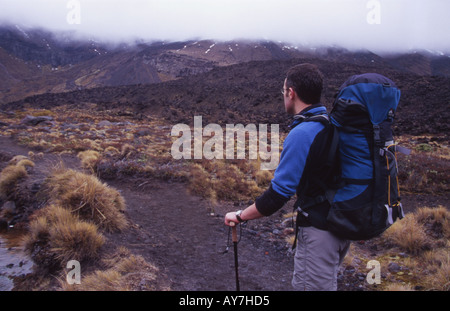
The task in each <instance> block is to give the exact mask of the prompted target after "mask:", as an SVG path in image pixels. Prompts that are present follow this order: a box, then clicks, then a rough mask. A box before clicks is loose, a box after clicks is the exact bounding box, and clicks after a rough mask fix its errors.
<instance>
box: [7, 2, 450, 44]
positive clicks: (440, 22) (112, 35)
mask: <svg viewBox="0 0 450 311" xmlns="http://www.w3.org/2000/svg"><path fill="white" fill-rule="evenodd" d="M0 7H1V10H0V22H9V23H16V24H20V25H23V26H28V27H35V26H40V27H44V28H48V29H50V30H61V31H66V30H73V31H76V32H77V33H78V34H81V35H84V36H90V37H93V38H101V39H105V40H111V41H124V40H136V39H144V40H170V41H174V40H188V39H194V38H196V39H216V40H232V39H258V40H259V39H267V40H274V41H284V42H290V43H295V44H311V45H339V46H344V47H347V48H367V49H370V50H381V51H389V50H409V49H433V50H443V51H449V50H450V40H449V34H448V29H450V19H448V18H447V16H446V14H447V12H449V11H450V1H447V0H429V1H422V0H409V1H407V0H278V1H272V0H127V1H125V0H0Z"/></svg>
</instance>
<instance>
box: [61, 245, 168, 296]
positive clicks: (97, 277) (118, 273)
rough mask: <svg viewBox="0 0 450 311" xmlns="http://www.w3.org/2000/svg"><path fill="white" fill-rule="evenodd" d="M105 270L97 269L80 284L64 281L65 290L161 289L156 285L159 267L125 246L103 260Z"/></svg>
mask: <svg viewBox="0 0 450 311" xmlns="http://www.w3.org/2000/svg"><path fill="white" fill-rule="evenodd" d="M102 264H103V265H105V266H106V268H105V269H104V270H96V271H94V272H93V273H91V274H89V275H87V276H86V277H83V279H82V280H81V284H79V285H67V283H65V282H64V283H62V284H61V285H62V288H63V289H64V290H78V291H129V290H161V288H157V287H156V286H155V281H156V278H157V275H156V273H157V272H158V268H156V267H155V266H154V265H152V264H149V263H148V262H146V261H145V259H144V258H143V257H142V256H136V255H133V254H131V252H130V251H129V250H128V249H126V248H124V247H119V249H118V250H117V251H116V252H115V253H114V254H112V255H111V256H110V257H108V258H104V259H103V260H102Z"/></svg>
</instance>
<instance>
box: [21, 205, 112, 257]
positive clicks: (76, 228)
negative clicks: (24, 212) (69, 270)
mask: <svg viewBox="0 0 450 311" xmlns="http://www.w3.org/2000/svg"><path fill="white" fill-rule="evenodd" d="M29 227H30V228H29V233H28V234H27V235H26V237H25V239H24V248H25V250H26V251H28V253H29V254H30V255H31V256H32V258H33V259H34V261H35V262H36V263H37V264H38V265H47V264H49V263H50V262H51V261H53V260H57V261H58V262H59V263H60V264H62V265H64V264H65V263H66V262H67V261H69V260H78V261H83V260H87V259H93V258H96V257H97V255H98V252H99V249H100V247H101V246H102V245H103V243H104V242H105V239H104V237H103V236H102V235H101V234H100V233H99V232H98V230H97V227H96V226H95V225H94V224H92V223H89V222H86V221H82V220H80V219H79V218H78V216H77V215H74V214H72V213H71V212H70V211H69V210H67V209H65V208H62V207H61V206H58V205H50V206H47V207H45V208H44V209H42V210H41V211H40V213H38V215H36V217H35V219H33V220H32V221H31V223H30V226H29ZM52 264H55V263H52Z"/></svg>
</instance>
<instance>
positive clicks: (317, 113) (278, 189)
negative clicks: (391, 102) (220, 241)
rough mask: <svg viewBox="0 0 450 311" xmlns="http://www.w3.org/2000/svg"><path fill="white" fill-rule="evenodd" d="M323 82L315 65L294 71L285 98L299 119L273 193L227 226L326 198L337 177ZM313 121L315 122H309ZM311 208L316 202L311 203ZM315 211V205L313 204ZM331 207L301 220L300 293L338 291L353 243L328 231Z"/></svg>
mask: <svg viewBox="0 0 450 311" xmlns="http://www.w3.org/2000/svg"><path fill="white" fill-rule="evenodd" d="M322 88H323V76H322V74H321V72H320V71H319V70H318V68H317V67H316V66H315V65H312V64H300V65H297V66H294V67H292V68H291V69H289V70H288V72H287V76H286V79H285V81H284V86H283V90H282V94H283V97H284V108H285V110H286V112H287V113H288V114H292V115H294V120H293V122H292V124H291V126H290V128H291V129H290V132H289V134H288V136H287V137H286V139H285V141H284V144H283V151H282V153H281V159H280V163H279V165H278V167H277V169H276V171H275V174H274V178H273V179H272V181H271V185H270V186H269V188H268V189H267V190H266V191H265V192H264V193H263V194H262V195H261V196H260V197H258V198H257V199H256V201H255V203H254V204H252V205H251V206H249V207H247V208H246V209H244V210H240V211H237V212H230V213H227V214H226V215H225V224H226V225H228V226H230V225H232V224H231V223H230V222H234V223H241V222H245V221H248V220H252V219H257V218H260V217H264V216H270V215H272V214H273V213H275V212H276V211H278V210H279V209H281V208H282V207H283V206H284V204H285V203H286V202H288V201H289V200H290V198H291V197H292V196H293V195H295V194H297V197H301V198H302V199H305V200H306V199H307V198H316V197H318V196H319V195H322V196H324V195H325V193H324V190H322V189H323V187H321V185H319V183H320V182H319V181H322V182H326V180H327V179H328V178H331V172H330V169H329V168H328V167H326V166H325V162H326V159H325V158H326V157H327V155H328V146H329V144H330V131H329V130H328V128H329V127H327V125H326V122H321V119H322V120H323V119H325V120H326V121H327V122H328V118H327V112H326V108H325V107H324V106H323V105H321V104H320V98H321V93H322ZM308 119H309V120H308ZM309 203H310V202H309ZM310 205H311V204H310ZM329 207H330V204H329V203H328V201H327V200H323V202H320V203H318V204H313V207H312V208H309V209H308V213H306V212H305V213H299V215H298V218H297V226H298V229H297V230H298V234H297V235H296V238H297V249H296V253H295V259H294V274H293V279H292V286H293V287H294V289H296V290H327V291H332V290H333V291H334V290H336V289H337V271H338V267H339V265H340V264H341V263H342V260H343V259H344V257H345V254H346V253H347V250H348V248H349V245H350V242H349V241H348V240H345V239H342V238H339V237H337V236H335V235H334V234H332V233H331V232H329V231H327V230H326V225H325V223H326V217H327V214H328V210H329Z"/></svg>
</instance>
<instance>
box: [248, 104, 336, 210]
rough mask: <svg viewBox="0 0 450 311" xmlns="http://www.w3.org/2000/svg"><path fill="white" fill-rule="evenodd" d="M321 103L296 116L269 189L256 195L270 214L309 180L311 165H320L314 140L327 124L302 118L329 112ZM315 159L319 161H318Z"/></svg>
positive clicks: (258, 204)
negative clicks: (305, 120) (306, 120)
mask: <svg viewBox="0 0 450 311" xmlns="http://www.w3.org/2000/svg"><path fill="white" fill-rule="evenodd" d="M326 113H327V111H326V108H325V107H324V106H322V105H320V104H318V105H312V106H309V107H308V108H306V109H304V110H303V111H301V112H300V113H299V114H298V115H296V116H295V117H294V121H293V122H292V124H291V126H290V127H291V130H290V132H289V134H288V136H287V137H286V139H285V141H284V143H283V151H282V152H281V158H280V163H279V165H278V167H277V169H276V170H275V174H274V178H273V179H272V182H271V185H270V187H269V189H267V190H266V191H265V192H264V193H263V195H261V196H260V197H259V198H257V199H256V202H255V204H256V208H257V209H258V211H259V212H260V213H261V214H263V215H265V216H269V215H271V214H273V213H275V212H276V211H277V210H279V209H280V208H282V207H283V205H284V204H285V203H286V202H287V201H289V199H290V198H291V197H292V196H293V195H295V194H296V193H298V192H299V191H301V189H300V188H301V187H303V186H305V185H306V184H308V176H309V175H308V172H310V171H311V169H312V168H311V167H309V166H312V165H313V166H318V164H317V161H320V156H318V155H317V153H318V151H317V150H316V148H312V146H313V145H314V144H313V143H314V142H315V141H317V140H319V139H322V138H321V135H319V133H323V132H324V131H323V130H324V128H325V126H324V125H323V124H322V123H320V122H303V120H304V119H305V118H307V117H310V116H314V115H319V114H326ZM315 163H316V164H315Z"/></svg>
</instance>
